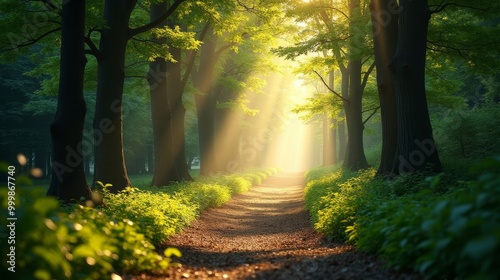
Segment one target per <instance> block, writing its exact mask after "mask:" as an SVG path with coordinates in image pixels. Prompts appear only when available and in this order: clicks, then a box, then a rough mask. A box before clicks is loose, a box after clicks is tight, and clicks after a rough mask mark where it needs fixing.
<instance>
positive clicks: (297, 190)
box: [136, 173, 418, 279]
mask: <svg viewBox="0 0 500 280" xmlns="http://www.w3.org/2000/svg"><path fill="white" fill-rule="evenodd" d="M303 190H304V176H303V174H301V173H286V174H280V175H276V176H273V177H271V178H268V179H267V180H265V181H264V183H263V184H262V185H261V186H256V187H254V188H252V189H251V190H250V191H249V192H247V193H245V194H241V195H237V196H235V197H234V198H233V199H232V200H231V201H229V202H228V203H227V204H225V205H223V206H222V207H219V208H215V209H210V210H209V211H207V212H205V213H203V214H202V215H201V217H200V218H199V219H198V220H197V221H196V222H195V223H194V224H193V225H192V226H191V227H189V228H188V229H186V230H185V231H184V232H183V233H182V234H179V235H177V236H175V237H173V238H172V239H171V240H170V241H169V244H168V246H173V247H177V248H179V249H180V250H181V251H182V253H183V257H182V258H181V259H180V262H181V263H182V264H183V266H182V268H172V269H170V270H169V272H168V274H167V275H162V276H160V275H158V276H146V275H142V276H138V277H137V278H136V279H165V278H166V279H418V278H417V277H415V276H411V275H401V274H396V273H394V272H391V271H387V270H385V269H383V268H382V266H381V264H380V263H378V262H376V261H375V260H374V258H373V257H370V256H366V255H365V254H362V253H359V252H356V251H355V250H354V248H353V247H351V246H347V245H344V244H335V243H330V242H328V241H326V240H325V239H324V238H323V237H322V236H321V235H320V234H318V233H316V232H314V230H313V229H312V228H311V225H310V222H309V215H308V213H307V212H306V211H305V210H304V205H303Z"/></svg>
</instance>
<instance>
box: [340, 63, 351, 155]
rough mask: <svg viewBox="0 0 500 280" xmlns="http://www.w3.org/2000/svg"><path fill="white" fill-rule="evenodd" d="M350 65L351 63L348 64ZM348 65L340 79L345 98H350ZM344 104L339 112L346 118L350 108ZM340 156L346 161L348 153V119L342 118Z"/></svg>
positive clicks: (342, 71)
mask: <svg viewBox="0 0 500 280" xmlns="http://www.w3.org/2000/svg"><path fill="white" fill-rule="evenodd" d="M348 67H349V65H348ZM348 67H346V68H343V69H344V70H341V71H340V72H341V75H342V78H341V81H340V90H341V93H342V97H343V98H344V99H349V69H348ZM343 104H344V111H341V112H340V113H339V115H340V117H341V118H342V117H343V118H344V119H345V116H346V114H347V111H348V110H349V108H348V103H347V102H345V101H344V102H343ZM338 127H339V158H341V159H342V160H343V161H344V162H345V159H346V155H347V132H346V121H345V120H342V121H340V122H339V125H338Z"/></svg>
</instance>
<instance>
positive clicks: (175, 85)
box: [148, 2, 192, 186]
mask: <svg viewBox="0 0 500 280" xmlns="http://www.w3.org/2000/svg"><path fill="white" fill-rule="evenodd" d="M167 10H168V3H167V2H162V3H158V4H155V5H152V6H151V8H150V16H151V21H153V20H154V19H156V18H158V17H159V16H160V15H162V14H163V13H165V12H166V11H167ZM167 24H169V25H171V27H173V24H171V23H168V22H167V20H165V21H163V22H162V23H161V24H160V27H165V26H166V25H167ZM156 43H158V44H166V43H167V42H166V41H165V40H156ZM170 52H171V54H172V56H173V58H174V59H175V60H176V61H177V62H176V63H174V62H170V61H166V60H165V59H164V58H157V59H155V61H153V62H151V63H150V67H149V75H148V82H149V86H150V93H151V118H152V120H153V135H154V146H155V167H156V168H155V169H154V170H155V171H154V175H153V181H152V185H154V186H165V185H168V184H170V183H172V182H177V181H181V180H191V179H192V178H191V176H190V175H189V171H188V170H187V163H186V155H185V143H184V115H185V112H186V110H185V108H184V106H183V104H182V93H183V86H182V82H181V80H182V79H181V50H180V49H177V48H170Z"/></svg>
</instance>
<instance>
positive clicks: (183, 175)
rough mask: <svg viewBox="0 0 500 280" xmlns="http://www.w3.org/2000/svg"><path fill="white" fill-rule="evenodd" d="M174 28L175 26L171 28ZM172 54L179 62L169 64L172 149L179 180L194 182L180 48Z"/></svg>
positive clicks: (168, 81)
mask: <svg viewBox="0 0 500 280" xmlns="http://www.w3.org/2000/svg"><path fill="white" fill-rule="evenodd" d="M171 27H172V28H173V27H174V26H173V25H172V26H171ZM170 53H171V54H172V56H173V57H174V59H175V60H177V63H173V62H169V61H168V62H167V75H168V77H167V86H168V87H167V94H168V95H167V96H168V104H169V108H170V111H171V113H172V119H171V127H172V130H171V137H172V144H173V146H172V148H173V154H174V162H175V165H174V166H175V168H176V175H177V176H178V180H177V181H179V180H193V178H192V177H191V175H190V174H189V170H188V164H187V158H186V138H185V121H184V120H185V115H186V108H184V104H183V103H182V94H183V92H184V86H183V84H182V76H181V58H182V54H181V50H180V49H178V48H170Z"/></svg>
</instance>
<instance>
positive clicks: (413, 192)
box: [305, 157, 500, 279]
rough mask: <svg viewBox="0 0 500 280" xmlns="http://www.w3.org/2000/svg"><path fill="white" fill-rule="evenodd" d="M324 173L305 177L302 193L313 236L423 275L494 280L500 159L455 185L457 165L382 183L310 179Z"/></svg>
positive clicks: (354, 177)
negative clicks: (315, 232) (348, 245)
mask: <svg viewBox="0 0 500 280" xmlns="http://www.w3.org/2000/svg"><path fill="white" fill-rule="evenodd" d="M325 171H326V170H320V169H317V170H314V171H312V172H310V173H309V174H308V179H309V182H308V184H307V188H306V195H305V197H306V208H307V209H308V210H309V211H310V213H311V216H312V221H313V222H314V226H315V228H316V229H317V230H318V231H320V232H324V233H325V234H326V235H327V236H328V237H330V238H334V239H338V240H346V241H349V242H352V243H354V244H356V246H357V247H358V248H360V249H361V250H364V251H369V252H372V253H377V254H379V255H380V256H381V257H382V258H383V259H384V260H385V261H386V262H387V264H388V265H390V266H392V267H394V268H399V269H412V270H415V271H417V272H420V273H422V274H423V275H425V276H426V277H428V278H446V279H448V278H449V279H451V278H458V279H498V277H500V273H499V272H498V270H497V267H498V265H500V262H499V261H498V258H497V256H498V254H500V214H499V212H498V205H499V204H500V193H499V191H500V189H499V188H498V186H499V185H500V175H499V174H500V157H495V158H490V159H488V160H486V161H483V162H482V163H481V164H480V165H477V166H475V167H474V168H471V170H470V172H472V174H478V173H479V174H480V175H479V176H477V178H476V179H474V180H471V181H468V182H464V181H457V178H460V177H461V176H462V174H463V173H464V172H465V171H464V168H463V165H455V166H452V168H450V169H448V170H446V172H447V173H443V174H439V175H437V176H434V177H425V176H424V174H415V175H412V176H399V177H397V178H395V179H393V180H389V181H386V180H383V179H380V178H374V177H373V175H374V170H367V171H361V172H359V173H353V172H346V171H345V170H342V169H339V170H337V171H335V172H334V173H331V174H329V175H323V176H322V177H320V178H319V179H318V178H317V176H321V175H322V173H323V172H325ZM462 177H463V176H462Z"/></svg>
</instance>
